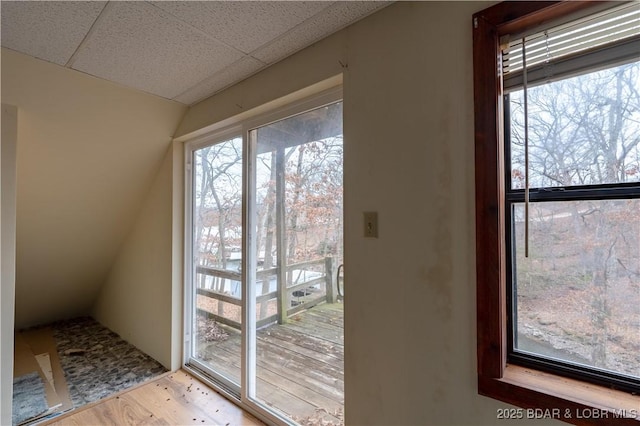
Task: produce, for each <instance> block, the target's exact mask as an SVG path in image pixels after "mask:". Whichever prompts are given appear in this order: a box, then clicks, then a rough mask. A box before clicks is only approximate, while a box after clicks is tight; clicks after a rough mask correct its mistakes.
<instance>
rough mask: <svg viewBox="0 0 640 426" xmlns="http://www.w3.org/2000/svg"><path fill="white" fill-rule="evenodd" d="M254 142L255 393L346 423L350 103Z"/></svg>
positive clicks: (272, 129)
mask: <svg viewBox="0 0 640 426" xmlns="http://www.w3.org/2000/svg"><path fill="white" fill-rule="evenodd" d="M250 140H252V141H253V142H252V145H251V147H252V148H251V149H252V150H253V151H254V152H253V154H252V156H253V162H252V164H253V170H251V173H252V178H253V185H252V188H253V191H252V192H254V193H253V194H249V196H250V197H252V199H251V203H250V204H249V205H250V206H253V208H254V210H255V211H253V212H251V213H250V215H249V217H250V218H251V219H250V220H251V221H252V223H251V229H253V230H255V253H253V255H254V259H253V261H252V264H253V268H255V273H254V274H250V276H251V277H255V278H254V282H249V285H250V286H253V287H252V291H254V290H255V297H253V298H252V299H251V300H249V301H248V302H249V303H253V306H252V308H254V309H255V323H254V324H252V326H253V327H254V331H255V332H254V333H252V336H250V337H251V338H252V339H253V341H251V342H249V345H248V347H249V348H252V350H253V352H252V353H251V352H250V355H249V356H248V360H249V363H250V367H249V371H250V372H252V374H255V377H253V378H252V380H253V381H252V383H253V384H254V386H253V389H251V390H250V392H249V395H248V396H249V398H251V399H252V400H254V401H256V402H257V403H258V404H260V405H262V406H267V407H270V409H271V410H272V411H273V412H275V413H278V415H280V416H283V417H287V418H289V419H292V420H294V421H297V422H300V423H303V424H306V423H309V422H310V421H314V419H323V420H322V421H324V422H325V423H326V422H327V421H331V422H333V423H331V424H341V423H342V409H343V402H344V366H343V359H344V331H343V330H344V327H343V305H342V300H341V298H340V297H339V295H338V292H337V274H338V267H339V266H340V265H341V264H342V263H343V248H342V247H343V237H342V235H343V232H342V226H343V219H342V218H343V212H342V198H343V196H342V194H343V185H342V175H343V171H342V164H343V160H342V158H343V137H342V103H334V104H330V105H327V106H323V107H320V108H317V109H314V110H312V111H309V112H305V113H303V114H299V115H296V116H293V117H290V118H287V119H284V120H280V121H277V122H274V123H271V124H269V125H266V126H263V127H260V128H258V129H255V130H253V131H251V132H250ZM252 315H253V314H252ZM250 380H251V379H250Z"/></svg>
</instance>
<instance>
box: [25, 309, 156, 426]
mask: <svg viewBox="0 0 640 426" xmlns="http://www.w3.org/2000/svg"><path fill="white" fill-rule="evenodd" d="M14 357H15V363H14V377H15V378H16V380H18V379H20V380H18V386H19V389H20V390H19V395H18V396H19V398H21V399H18V400H16V401H14V406H16V404H18V405H17V409H16V410H15V411H17V412H18V413H19V417H20V418H19V419H18V417H15V418H14V424H20V423H32V422H34V421H41V420H42V419H48V418H51V417H55V416H58V415H59V414H61V413H63V412H65V411H69V410H71V409H73V408H78V407H81V406H83V405H85V404H87V403H90V402H93V401H96V400H99V399H102V398H105V397H107V396H109V395H112V394H114V393H116V392H119V391H121V390H124V389H127V388H129V387H131V386H133V385H135V384H138V383H141V382H144V381H146V380H148V379H150V378H153V377H156V376H158V375H160V374H162V373H164V372H166V371H167V370H166V369H165V368H164V367H163V366H162V365H161V364H160V363H158V362H157V361H155V360H154V359H153V358H151V357H150V356H148V355H146V354H144V353H143V352H141V351H140V350H138V349H137V348H136V347H134V346H133V345H131V344H129V343H127V342H126V341H124V340H123V339H122V338H120V336H118V335H117V334H116V333H114V332H112V331H110V330H109V329H107V328H105V327H104V326H102V325H101V324H99V323H98V322H97V321H95V320H93V319H92V318H78V319H74V320H68V321H60V322H57V323H54V324H51V325H49V326H46V327H38V328H34V329H30V330H24V331H20V332H16V333H15V355H14ZM32 388H38V392H36V391H32V390H31V389H32ZM22 389H27V390H26V391H22ZM39 395H40V396H39Z"/></svg>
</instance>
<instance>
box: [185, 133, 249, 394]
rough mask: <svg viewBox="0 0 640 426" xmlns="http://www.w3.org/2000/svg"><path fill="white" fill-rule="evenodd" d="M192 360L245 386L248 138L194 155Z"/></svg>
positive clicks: (227, 381)
mask: <svg viewBox="0 0 640 426" xmlns="http://www.w3.org/2000/svg"><path fill="white" fill-rule="evenodd" d="M192 167H193V174H192V176H193V180H192V218H191V219H192V224H193V229H192V232H193V238H192V241H193V246H192V248H191V252H192V268H193V269H192V273H191V277H192V280H193V282H192V285H191V289H192V292H193V294H192V295H191V296H192V301H193V303H192V304H193V306H192V318H191V332H192V336H193V339H192V345H193V346H192V348H191V358H192V360H193V361H195V362H196V363H198V364H199V366H201V368H204V369H205V370H206V371H207V372H208V373H212V374H213V375H214V376H215V377H216V378H217V379H218V380H220V381H222V382H223V383H224V384H226V385H228V386H230V387H231V388H232V389H237V388H239V386H240V383H241V365H242V363H241V359H242V356H241V346H242V345H241V343H242V336H241V328H242V278H241V262H242V196H243V193H242V138H240V137H237V138H234V139H230V140H227V141H224V142H221V143H218V144H215V145H211V146H206V147H204V148H200V149H198V150H195V151H193V166H192Z"/></svg>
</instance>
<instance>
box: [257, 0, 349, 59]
mask: <svg viewBox="0 0 640 426" xmlns="http://www.w3.org/2000/svg"><path fill="white" fill-rule="evenodd" d="M336 3H337V2H336V1H334V2H331V3H330V4H329V5H327V7H325V8H323V9H321V10H320V11H319V12H317V13H314V14H313V15H311V16H310V17H308V18H307V19H305V20H304V21H301V22H299V23H298V24H297V25H295V26H294V27H292V28H290V29H289V30H287V31H285V32H283V33H282V34H280V35H279V36H278V37H276V38H274V39H273V40H271V41H269V42H267V43H265V44H263V45H262V46H260V47H258V48H257V49H254V50H252V51H251V52H249V53H248V54H249V55H250V56H252V57H254V58H255V56H254V54H255V53H257V52H259V51H260V50H262V49H265V48H267V47H269V46H271V45H272V44H275V43H277V42H278V41H280V40H281V39H283V38H285V37H287V36H288V35H289V33H292V32H294V31H295V30H297V29H298V28H299V27H302V26H305V25H306V24H307V22H309V21H311V20H312V19H315V18H317V17H318V16H320V15H322V14H323V13H325V12H326V11H327V10H329V9H331V8H332V7H334V6H335V5H336ZM349 25H350V24H349ZM338 31H339V30H338ZM334 32H337V31H334ZM331 34H333V33H331ZM331 34H326V35H324V36H322V37H321V38H319V39H317V40H315V41H314V43H315V42H317V41H319V40H321V39H323V38H325V37H329V36H330V35H331ZM306 47H309V46H303V47H301V48H299V49H296V50H295V51H294V52H291V53H290V54H289V55H287V57H289V56H291V55H293V54H295V53H297V52H299V51H300V50H302V49H304V48H306ZM255 59H257V58H255ZM282 59H285V58H282Z"/></svg>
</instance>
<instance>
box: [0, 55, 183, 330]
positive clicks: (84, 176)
mask: <svg viewBox="0 0 640 426" xmlns="http://www.w3.org/2000/svg"><path fill="white" fill-rule="evenodd" d="M2 102H5V103H9V104H12V105H16V106H17V107H18V108H19V109H20V111H21V119H20V122H19V124H18V126H19V128H18V188H17V189H18V193H17V215H18V216H17V217H18V219H17V271H16V327H18V328H22V327H27V326H31V325H34V324H39V323H45V322H49V321H52V320H59V319H63V318H70V317H73V316H77V315H86V314H89V313H90V310H91V307H92V305H93V303H94V300H95V299H96V297H97V294H98V292H99V290H100V287H101V286H102V284H103V283H104V282H105V280H106V278H107V274H108V272H109V270H110V268H111V265H112V264H113V262H114V260H115V258H116V255H117V253H118V250H119V249H120V246H121V245H122V243H123V241H124V239H125V237H126V236H127V234H128V233H129V231H130V229H131V227H132V225H133V223H134V221H135V219H136V216H137V214H138V212H139V210H140V208H141V206H142V204H143V201H144V200H145V198H146V196H147V193H148V192H149V188H150V187H151V184H152V182H153V180H154V177H155V175H156V173H157V171H158V169H159V167H160V165H161V163H162V161H163V158H164V156H165V154H166V151H167V149H168V148H169V146H170V143H171V138H172V136H173V133H174V131H175V129H176V127H177V124H178V122H179V121H180V119H181V118H182V116H183V114H184V112H185V110H186V107H185V106H184V105H181V104H178V103H176V102H171V101H167V100H165V99H161V98H158V97H155V96H152V95H148V94H145V93H142V92H138V91H135V90H131V89H128V88H124V87H122V86H119V85H117V84H113V83H109V82H106V81H104V80H100V79H97V78H94V77H91V76H88V75H86V74H82V73H80V72H77V71H73V70H69V69H66V68H63V67H60V66H57V65H54V64H51V63H48V62H44V61H40V60H37V59H33V58H30V57H28V56H25V55H22V54H19V53H16V52H13V51H10V50H7V49H2ZM168 190H170V189H168ZM169 232H170V231H169ZM130 285H131V286H132V287H135V286H136V285H137V283H131V284H130ZM167 297H170V296H167ZM120 302H121V301H118V303H120ZM115 308H117V306H114V309H115ZM140 309H141V310H142V313H141V315H144V310H145V309H149V310H153V309H154V308H153V307H152V306H145V305H142V306H141V307H140ZM166 333H167V334H169V333H170V330H167V331H166Z"/></svg>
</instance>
